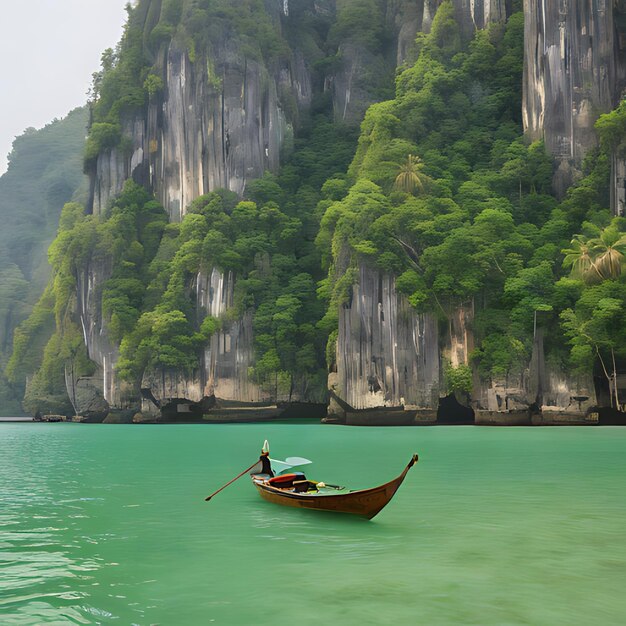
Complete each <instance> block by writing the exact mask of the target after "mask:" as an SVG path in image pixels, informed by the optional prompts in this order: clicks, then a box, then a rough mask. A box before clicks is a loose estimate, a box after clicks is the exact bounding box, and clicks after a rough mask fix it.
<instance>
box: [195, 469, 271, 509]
mask: <svg viewBox="0 0 626 626" xmlns="http://www.w3.org/2000/svg"><path fill="white" fill-rule="evenodd" d="M258 463H259V462H258V461H255V462H254V463H253V464H252V465H251V466H250V467H249V468H248V469H245V470H243V472H241V474H238V475H237V476H235V478H233V479H232V480H229V481H228V482H227V483H226V484H225V485H224V486H223V487H220V488H219V489H218V490H217V491H214V492H213V493H212V494H211V495H210V496H207V497H206V498H205V499H204V501H205V502H208V501H209V500H210V499H211V498H212V497H213V496H216V495H217V494H218V493H219V492H220V491H222V489H226V487H228V485H230V484H232V483H234V482H235V481H236V480H237V479H238V478H241V477H242V476H243V475H244V474H245V473H246V472H249V471H250V470H251V469H252V468H253V467H254V466H255V465H258Z"/></svg>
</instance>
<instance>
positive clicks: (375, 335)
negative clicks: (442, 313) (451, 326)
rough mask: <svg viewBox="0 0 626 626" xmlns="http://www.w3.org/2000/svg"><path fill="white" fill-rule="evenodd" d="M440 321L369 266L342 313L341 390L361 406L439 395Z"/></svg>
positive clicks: (429, 401)
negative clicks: (422, 311) (420, 310)
mask: <svg viewBox="0 0 626 626" xmlns="http://www.w3.org/2000/svg"><path fill="white" fill-rule="evenodd" d="M438 339H439V338H438V330H437V320H436V318H435V317H434V315H432V314H418V313H416V311H415V310H414V309H413V308H412V307H411V306H410V304H409V303H408V301H407V300H406V298H405V297H403V296H402V295H401V294H398V293H397V292H396V289H395V281H394V278H393V276H390V275H389V274H382V273H380V272H378V271H375V270H372V269H370V268H368V267H366V266H364V265H362V266H361V267H360V269H359V279H358V283H357V284H355V285H354V286H353V289H352V296H351V298H350V300H349V302H347V303H346V304H345V305H343V306H342V307H341V310H340V313H339V337H338V341H337V374H338V377H337V378H338V381H337V389H336V392H337V394H338V395H339V396H340V397H341V398H343V399H344V400H345V401H346V402H348V404H350V405H352V406H353V407H355V408H358V409H362V408H368V407H376V406H399V405H405V404H406V405H413V406H417V407H419V408H422V409H435V410H436V408H437V405H438V399H439V377H440V376H439V369H440V367H439V361H440V358H439V340H438Z"/></svg>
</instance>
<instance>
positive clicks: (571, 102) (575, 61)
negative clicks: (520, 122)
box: [523, 0, 626, 209]
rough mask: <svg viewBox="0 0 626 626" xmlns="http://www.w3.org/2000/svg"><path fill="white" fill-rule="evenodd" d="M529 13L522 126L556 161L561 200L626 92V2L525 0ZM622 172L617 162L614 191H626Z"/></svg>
mask: <svg viewBox="0 0 626 626" xmlns="http://www.w3.org/2000/svg"><path fill="white" fill-rule="evenodd" d="M524 15H525V33H526V36H525V47H526V53H525V59H524V63H525V64H524V105H523V119H524V126H525V128H526V131H527V133H528V136H529V137H530V138H531V139H533V140H535V139H544V140H545V143H546V146H547V148H548V150H549V151H550V152H551V153H552V154H553V155H554V156H555V158H556V160H557V164H558V168H557V172H556V174H555V178H554V185H555V189H556V191H557V193H558V194H559V195H561V196H562V195H564V193H565V190H566V189H567V187H568V186H569V185H570V184H571V183H572V181H573V180H574V178H575V177H576V173H577V171H578V170H579V168H580V166H581V164H582V160H583V158H584V156H585V154H586V153H587V152H588V151H589V149H590V148H593V147H594V146H596V145H597V136H596V134H595V132H594V128H593V125H594V123H595V122H596V120H597V118H598V116H599V115H600V114H602V113H606V112H608V111H610V110H612V109H613V108H615V106H616V105H617V103H618V102H619V99H620V96H621V93H622V90H623V89H624V87H626V63H625V61H626V57H625V55H624V53H625V51H626V48H625V47H624V46H625V44H626V39H625V34H626V33H625V31H624V15H625V7H624V2H612V1H610V0H598V1H597V2H587V1H584V0H561V1H560V2H542V1H540V0H525V1H524ZM623 174H624V172H623V166H620V164H619V163H616V164H615V166H614V183H613V188H614V189H615V190H617V189H618V188H619V189H620V190H623V186H624V185H623V181H624V178H623ZM619 194H621V195H623V192H622V191H620V192H616V201H617V198H618V196H619ZM616 207H617V204H615V205H614V207H613V208H614V209H615V208H616Z"/></svg>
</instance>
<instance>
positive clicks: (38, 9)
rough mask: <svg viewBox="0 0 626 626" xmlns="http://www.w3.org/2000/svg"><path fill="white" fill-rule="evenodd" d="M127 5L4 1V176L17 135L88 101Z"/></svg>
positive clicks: (0, 44) (90, 0) (0, 56)
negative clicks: (98, 71)
mask: <svg viewBox="0 0 626 626" xmlns="http://www.w3.org/2000/svg"><path fill="white" fill-rule="evenodd" d="M126 3H127V0H0V175H1V174H3V173H4V172H5V171H6V167H7V163H6V156H7V154H8V153H9V152H10V151H11V144H12V143H13V140H14V139H15V137H16V136H18V135H21V134H22V132H23V131H24V130H25V129H26V128H28V127H30V126H33V127H35V128H41V127H43V126H45V125H46V124H47V123H48V122H51V121H52V120H53V119H55V118H61V117H65V115H67V113H69V112H70V111H71V110H72V109H74V108H76V107H78V106H82V105H83V104H85V102H86V101H87V95H86V94H87V90H88V89H89V85H90V84H91V75H92V74H93V72H96V71H97V70H98V69H99V68H100V55H101V54H102V52H103V51H104V50H105V49H106V48H114V47H115V45H116V44H117V42H118V41H119V39H120V37H121V34H122V26H123V24H124V22H125V21H126V11H125V10H124V7H125V6H126Z"/></svg>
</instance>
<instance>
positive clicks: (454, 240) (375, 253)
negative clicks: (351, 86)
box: [318, 2, 624, 388]
mask: <svg viewBox="0 0 626 626" xmlns="http://www.w3.org/2000/svg"><path fill="white" fill-rule="evenodd" d="M523 22H524V20H523V14H522V13H517V14H514V15H513V16H512V17H511V18H510V19H509V20H508V23H507V24H506V26H503V25H499V24H498V25H492V26H491V27H490V28H489V29H487V30H485V31H481V32H478V33H476V36H475V37H474V39H473V40H472V41H471V42H469V44H468V45H466V44H464V43H463V38H462V36H461V32H460V28H459V25H458V23H457V22H456V20H455V17H454V8H453V5H452V3H451V2H444V3H443V4H442V6H441V8H440V9H439V11H438V13H437V15H436V17H435V20H434V22H433V26H432V30H431V33H430V34H428V35H420V37H419V38H418V48H419V56H418V59H417V61H416V63H415V64H414V65H413V66H411V67H407V68H406V69H404V71H401V72H400V73H399V74H398V77H397V80H396V97H395V99H394V100H391V101H388V102H383V103H380V104H377V105H374V106H372V107H370V109H369V111H368V113H367V115H366V118H365V120H364V122H363V125H362V133H361V137H360V139H359V148H358V150H357V154H356V157H355V159H354V161H353V163H352V165H351V168H350V171H349V174H350V178H351V179H352V180H353V181H354V182H353V184H352V186H350V187H349V189H347V192H346V193H345V195H343V197H340V198H339V199H336V200H335V201H334V202H332V203H331V204H330V205H329V206H328V207H327V208H326V211H325V214H324V217H323V219H322V223H321V230H320V234H319V236H318V244H319V247H320V250H321V253H322V255H323V257H324V259H325V264H326V267H327V268H328V270H329V278H328V280H327V281H326V282H325V283H324V285H323V292H324V294H325V295H326V297H327V299H328V301H329V308H328V312H327V315H326V323H327V327H328V328H329V329H330V328H333V327H335V326H336V314H337V306H338V304H339V303H340V302H341V301H342V300H343V299H345V298H347V297H348V296H349V290H350V285H351V284H352V282H353V281H354V280H355V276H356V271H355V268H356V267H357V266H358V264H360V263H366V264H368V265H372V266H376V267H378V268H380V269H381V270H382V271H385V272H392V273H393V274H395V275H396V276H397V277H398V279H397V287H398V289H399V290H400V291H401V292H402V293H405V294H406V296H407V297H408V299H409V301H410V302H411V304H412V305H413V306H414V307H415V308H416V309H417V310H422V311H435V312H437V313H438V314H439V315H440V317H441V318H442V320H443V321H447V320H448V319H449V318H450V316H451V315H452V314H453V312H454V311H455V310H456V309H458V308H459V307H461V306H463V305H466V304H468V303H471V304H472V308H473V310H474V311H475V321H474V327H473V331H474V335H475V339H476V343H477V348H476V350H475V352H474V353H473V355H472V361H473V365H474V366H475V367H476V368H477V370H478V372H479V374H480V375H481V377H483V378H485V379H503V378H506V377H507V376H508V375H509V374H511V373H513V372H519V371H521V370H523V369H524V368H525V367H527V365H528V362H529V360H530V355H531V351H532V343H533V336H534V333H535V332H536V324H537V319H538V318H539V323H540V324H543V325H546V326H548V327H550V329H551V331H550V333H549V338H548V341H547V343H548V346H547V347H548V354H549V358H550V359H553V360H554V361H556V362H558V364H559V365H560V366H561V367H564V368H569V367H571V365H572V364H571V361H570V360H569V355H568V354H567V351H566V350H564V349H563V346H564V345H565V344H566V339H565V337H564V335H563V333H564V332H565V333H567V334H568V336H572V331H571V328H572V323H573V322H572V321H571V320H570V321H569V322H568V323H566V324H565V325H564V326H561V325H559V311H562V310H563V309H564V308H565V309H567V307H568V306H570V305H571V304H573V303H574V302H575V300H576V296H577V294H578V295H579V294H580V291H581V289H583V287H584V285H582V284H580V283H576V284H574V283H575V281H574V279H570V278H562V276H563V269H562V267H561V265H562V260H563V256H562V253H561V250H562V249H564V248H567V246H568V243H569V240H570V239H571V237H572V236H573V235H574V233H575V232H576V230H577V229H578V228H580V224H581V222H583V221H584V220H587V221H588V222H589V223H590V224H595V228H596V230H597V229H599V228H602V227H604V226H607V225H608V220H609V212H608V209H607V208H608V204H609V199H608V195H607V193H606V191H607V189H608V165H607V154H608V150H609V148H610V147H612V146H610V145H609V142H610V141H615V138H614V137H615V129H622V124H623V122H622V118H621V117H618V116H619V113H617V112H616V113H613V114H610V115H608V116H603V117H602V118H601V119H600V121H599V122H598V128H599V130H600V134H601V137H603V138H605V137H606V139H605V141H603V147H604V150H603V151H601V152H598V153H596V154H593V155H591V156H590V158H589V159H588V163H587V165H586V174H587V175H586V177H585V178H584V179H583V180H582V181H581V182H580V183H579V184H578V185H577V186H576V187H575V188H573V189H572V190H571V191H570V193H569V195H568V197H567V198H566V199H565V200H564V201H563V202H562V203H560V204H559V203H558V202H557V200H556V199H555V198H554V197H553V196H552V195H551V179H552V161H551V158H550V157H549V156H548V155H547V154H546V153H545V150H544V148H543V146H542V144H541V143H535V144H530V145H529V144H528V143H527V142H525V140H524V138H523V136H522V128H521V122H520V111H521V93H520V88H521V83H522V81H521V70H522V54H523ZM622 132H623V131H622ZM609 138H610V139H609ZM622 221H623V220H616V221H614V223H613V226H612V228H611V230H610V232H611V241H613V242H616V241H622V240H621V239H620V235H619V231H623V230H624V228H623V225H622ZM620 262H621V260H620V261H619V262H616V263H617V264H618V265H619V263H620ZM605 278H608V276H605ZM605 288H606V287H605ZM587 297H589V296H587ZM585 310H586V309H585ZM581 314H582V313H581ZM607 315H608V314H607ZM566 317H567V315H566ZM612 321H615V320H612ZM581 323H582V322H581ZM442 326H443V328H446V327H447V324H443V325H442ZM610 327H611V326H610V324H609V325H608V326H607V327H606V328H607V329H610ZM333 339H334V338H333V337H332V336H331V341H332V340H333ZM615 339H616V341H615V342H614V343H617V337H616V338H615ZM578 341H582V339H580V337H579V338H578ZM605 343H606V342H605ZM607 345H608V344H607ZM331 352H332V351H331ZM577 355H578V356H577V358H578V359H579V360H580V356H581V352H580V350H577ZM585 355H586V359H587V360H586V365H587V370H589V368H590V367H591V366H592V363H593V358H591V357H590V355H589V351H588V350H587V352H586V353H585ZM456 378H457V379H458V378H459V376H458V375H457V376H456ZM448 379H449V380H452V377H451V376H448ZM459 385H460V387H467V377H465V382H459V381H458V380H457V381H456V382H454V383H453V384H452V385H449V386H451V387H453V388H455V387H458V386H459Z"/></svg>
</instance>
